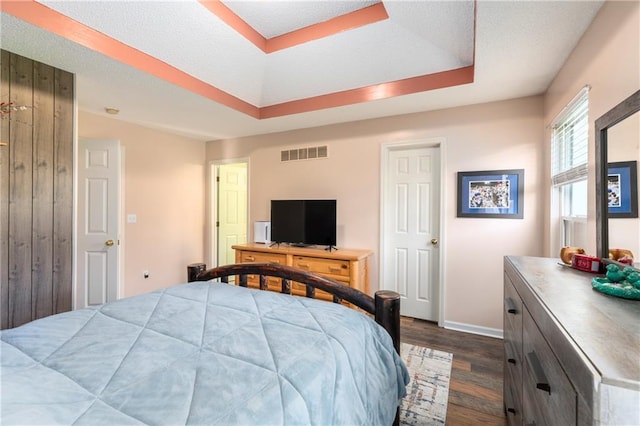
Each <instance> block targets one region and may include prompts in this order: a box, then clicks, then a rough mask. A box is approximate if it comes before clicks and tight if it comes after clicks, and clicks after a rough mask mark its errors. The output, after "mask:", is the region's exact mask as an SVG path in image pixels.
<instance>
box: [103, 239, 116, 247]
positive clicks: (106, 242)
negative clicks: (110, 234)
mask: <svg viewBox="0 0 640 426" xmlns="http://www.w3.org/2000/svg"><path fill="white" fill-rule="evenodd" d="M104 244H105V245H106V246H107V247H111V246H112V245H113V244H115V243H114V242H113V240H107V241H105V243H104Z"/></svg>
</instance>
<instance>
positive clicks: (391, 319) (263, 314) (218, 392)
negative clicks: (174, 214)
mask: <svg viewBox="0 0 640 426" xmlns="http://www.w3.org/2000/svg"><path fill="white" fill-rule="evenodd" d="M202 269H203V268H199V267H198V268H194V267H190V268H189V281H190V282H189V283H185V284H181V285H176V286H173V287H169V288H166V289H162V290H158V291H155V292H152V293H148V294H144V295H140V296H134V297H130V298H126V299H121V300H118V301H115V302H111V303H107V304H104V305H101V306H99V307H95V308H87V309H80V310H76V311H72V312H66V313H63V314H58V315H53V316H50V317H47V318H43V319H40V320H37V321H33V322H31V323H29V324H25V325H23V326H21V327H17V328H14V329H11V330H4V331H2V332H1V334H0V344H1V347H0V350H1V357H2V367H1V372H0V374H1V383H0V384H1V389H0V392H1V394H0V398H1V404H2V405H1V413H0V414H1V418H0V423H2V424H4V425H9V424H92V425H97V424H110V425H115V424H127V425H129V424H158V425H160V424H166V425H180V424H201V425H204V424H207V425H209V424H223V425H236V424H241V425H277V424H287V425H307V424H309V425H310V424H315V425H389V424H392V423H397V421H398V417H397V409H398V404H399V401H400V399H401V398H402V397H403V396H404V395H405V386H406V384H407V383H408V373H407V370H406V367H405V365H404V363H403V362H402V360H401V359H400V357H399V355H398V353H397V348H398V346H399V310H398V309H399V297H398V295H397V293H393V292H384V291H383V292H379V293H378V294H376V297H375V298H372V297H370V296H368V295H365V294H362V293H360V292H358V291H356V290H354V289H350V288H348V287H346V286H344V285H340V284H338V283H336V282H334V281H332V280H329V279H326V278H322V277H318V276H315V275H312V274H308V273H305V272H302V271H297V270H293V268H288V267H284V266H275V265H260V264H241V265H227V266H224V267H221V268H215V269H211V270H206V271H205V270H202ZM250 274H253V275H257V276H259V277H261V278H260V282H262V283H265V284H264V286H266V278H264V277H266V276H267V275H270V276H275V277H278V278H280V279H281V280H282V288H283V290H284V292H285V293H286V289H287V287H289V286H290V283H291V281H295V282H301V283H304V284H306V285H307V286H308V287H307V288H310V289H314V288H319V289H322V290H325V291H329V292H331V293H333V294H334V295H335V301H336V302H338V303H330V302H326V301H320V300H315V299H312V298H305V297H298V296H290V295H286V294H285V295H283V294H278V293H275V292H272V291H262V290H259V289H249V288H243V287H244V286H246V277H247V275H250ZM229 277H235V279H236V280H237V281H238V284H240V285H231V284H227V283H225V282H219V281H213V279H214V278H220V279H221V280H222V281H228V278H229ZM308 294H309V295H312V294H313V290H309V291H308ZM344 303H349V304H350V307H345V306H342V305H343V304H344ZM359 311H360V312H359ZM363 312H365V313H363ZM369 314H370V315H369ZM374 319H375V321H374ZM387 330H389V331H387ZM389 333H391V334H393V337H392V336H391V334H389Z"/></svg>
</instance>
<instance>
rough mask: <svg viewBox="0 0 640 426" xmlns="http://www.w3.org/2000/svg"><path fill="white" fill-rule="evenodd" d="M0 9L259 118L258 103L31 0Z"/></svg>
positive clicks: (0, 4) (7, 3)
mask: <svg viewBox="0 0 640 426" xmlns="http://www.w3.org/2000/svg"><path fill="white" fill-rule="evenodd" d="M0 10H2V11H3V12H6V13H8V14H10V15H13V16H15V17H16V18H19V19H22V20H23V21H25V22H28V23H30V24H32V25H35V26H37V27H40V28H42V29H44V30H47V31H49V32H52V33H54V34H57V35H59V36H60V37H63V38H65V39H67V40H70V41H73V42H75V43H78V44H80V45H81V46H84V47H86V48H88V49H91V50H93V51H96V52H98V53H101V54H103V55H105V56H107V57H109V58H111V59H115V60H116V61H119V62H122V63H124V64H127V65H130V66H132V67H134V68H137V69H139V70H141V71H143V72H145V73H147V74H150V75H153V76H156V77H158V78H160V79H162V80H164V81H167V82H169V83H172V84H175V85H177V86H179V87H182V88H183V89H186V90H189V91H191V92H194V93H197V94H199V95H201V96H204V97H206V98H209V99H211V100H213V101H215V102H218V103H221V104H223V105H226V106H228V107H229V108H233V109H235V110H236V111H239V112H243V113H245V114H247V115H249V116H251V117H255V118H259V116H260V111H259V109H258V107H256V106H254V105H251V104H250V103H248V102H245V101H243V100H242V99H240V98H237V97H235V96H233V95H231V94H229V93H227V92H225V91H223V90H220V89H218V88H217V87H214V86H212V85H210V84H208V83H205V82H204V81H202V80H199V79H197V78H195V77H193V76H191V75H189V74H187V73H185V72H184V71H180V70H179V69H177V68H176V67H174V66H172V65H169V64H167V63H166V62H163V61H161V60H159V59H158V58H154V57H153V56H151V55H148V54H146V53H144V52H142V51H140V50H138V49H135V48H133V47H131V46H129V45H126V44H124V43H122V42H120V41H118V40H116V39H114V38H111V37H109V36H107V35H105V34H103V33H101V32H99V31H96V30H94V29H93V28H90V27H88V26H86V25H84V24H82V23H80V22H78V21H76V20H74V19H71V18H69V17H68V16H66V15H63V14H61V13H59V12H57V11H55V10H53V9H51V8H49V7H47V6H45V5H43V4H41V3H38V2H37V1H35V0H22V1H4V0H3V1H0Z"/></svg>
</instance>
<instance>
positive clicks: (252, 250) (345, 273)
mask: <svg viewBox="0 0 640 426" xmlns="http://www.w3.org/2000/svg"><path fill="white" fill-rule="evenodd" d="M231 248H233V249H234V250H235V251H236V263H249V262H255V263H277V264H280V265H287V266H292V267H294V268H297V269H301V270H303V271H307V272H313V273H317V274H319V275H323V276H326V277H329V278H332V279H334V280H336V281H338V282H341V283H343V284H345V285H348V286H350V287H353V288H355V289H357V290H360V291H362V292H364V293H366V294H369V268H370V258H371V255H372V254H373V252H372V251H371V250H354V249H343V248H341V249H338V250H332V251H328V250H324V249H322V248H311V247H292V246H289V245H285V244H280V245H274V246H271V247H270V246H269V245H268V244H258V243H252V244H239V245H234V246H231ZM248 285H249V286H250V287H255V288H257V287H259V283H258V277H257V276H256V277H252V276H249V277H248ZM268 285H269V290H272V291H280V286H281V285H280V282H279V280H277V279H274V280H272V281H269V284H268ZM305 291H306V288H305V286H304V285H302V284H298V283H292V286H291V292H292V293H293V294H296V295H300V296H304V295H305ZM316 297H317V298H318V299H325V300H332V299H333V297H332V296H331V295H329V294H328V293H324V292H322V291H321V290H318V291H316Z"/></svg>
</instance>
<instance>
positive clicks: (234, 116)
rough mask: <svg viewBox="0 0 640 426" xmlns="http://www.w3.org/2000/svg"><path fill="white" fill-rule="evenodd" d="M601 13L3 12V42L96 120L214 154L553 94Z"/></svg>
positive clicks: (432, 4) (531, 6)
mask: <svg viewBox="0 0 640 426" xmlns="http://www.w3.org/2000/svg"><path fill="white" fill-rule="evenodd" d="M600 6H601V2H595V1H570V2H567V1H558V2H555V1H543V2H530V1H517V2H514V1H506V2H499V1H482V0H480V1H478V2H472V1H444V2H440V1H384V2H376V1H368V2H361V1H344V2H334V1H331V2H329V1H303V0H299V1H293V2H292V1H261V2H253V1H230V0H226V1H224V2H222V3H221V2H217V1H204V0H203V1H196V0H181V1H164V2H155V1H127V2H124V1H108V2H98V1H95V2H94V1H85V2H70V1H40V2H36V1H33V0H27V1H21V2H11V1H6V0H3V1H2V3H1V6H0V7H2V20H1V21H0V25H1V27H0V36H1V39H0V40H1V43H2V48H3V49H7V50H10V51H12V52H15V53H18V54H21V55H24V56H27V57H30V58H33V59H36V60H39V61H42V62H45V63H49V64H51V65H53V66H56V67H59V68H62V69H66V70H68V71H71V72H74V73H75V74H76V78H77V96H78V103H79V108H81V109H83V110H87V111H91V112H95V113H99V114H104V107H105V106H113V107H116V108H119V109H120V110H121V113H120V115H118V119H121V120H125V121H130V122H136V123H140V124H144V125H147V126H150V127H155V128H161V129H164V130H166V131H170V132H175V133H179V134H183V135H187V136H190V137H194V138H197V139H200V140H210V139H220V138H229V137H238V136H246V135H252V134H260V133H269V132H276V131H283V130H290V129H296V128H302V127H310V126H318V125H324V124H331V123H338V122H346V121H353V120H361V119H367V118H373V117H383V116H388V115H397V114H404V113H411V112H418V111H427V110H434V109H440V108H446V107H453V106H459V105H467V104H474V103H481V102H489V101H494V100H500V99H509V98H514V97H520V96H529V95H535V94H540V93H543V92H544V91H545V90H546V88H547V87H548V85H549V84H550V82H551V81H552V79H553V77H554V76H555V74H556V73H557V71H558V70H559V68H560V67H561V66H562V64H563V63H564V61H565V60H566V57H567V56H568V54H569V53H570V52H571V50H572V49H573V47H574V46H575V44H576V43H577V41H578V40H579V38H580V36H581V35H582V33H583V32H584V30H585V29H586V28H587V27H588V25H589V23H590V22H591V20H592V19H593V17H594V16H595V14H596V13H597V11H598V9H599V7H600ZM225 9H226V10H227V11H230V12H231V14H229V13H226V12H225ZM220 10H222V12H224V13H222V12H220ZM370 11H375V13H376V18H375V19H372V18H371V16H372V14H371V13H369V12H370ZM367 13H369V14H368V15H367ZM381 13H382V15H384V16H382V17H381ZM229 16H231V18H229ZM238 22H239V23H238ZM242 24H244V26H245V27H243V26H242ZM243 28H245V30H246V31H245V30H243ZM252 32H253V33H255V34H254V36H252V35H251V34H252ZM318 34H319V35H318ZM252 37H253V38H252ZM256 38H257V41H256ZM281 39H286V40H284V41H286V42H287V43H288V42H289V41H290V40H294V42H293V43H291V44H290V45H286V46H285V47H281V48H279V49H278V50H274V51H269V43H272V42H276V41H280V40H281ZM265 46H266V47H267V49H266V50H265ZM3 100H4V99H3Z"/></svg>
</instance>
